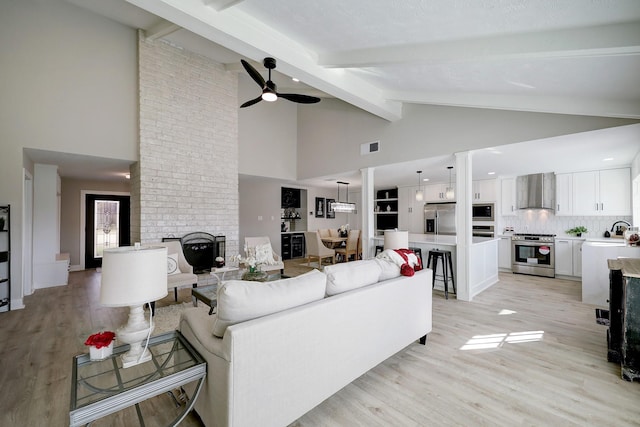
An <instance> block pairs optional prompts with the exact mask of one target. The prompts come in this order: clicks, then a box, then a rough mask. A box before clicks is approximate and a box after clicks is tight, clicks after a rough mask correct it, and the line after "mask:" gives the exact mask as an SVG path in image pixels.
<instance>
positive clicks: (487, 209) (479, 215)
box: [471, 203, 495, 221]
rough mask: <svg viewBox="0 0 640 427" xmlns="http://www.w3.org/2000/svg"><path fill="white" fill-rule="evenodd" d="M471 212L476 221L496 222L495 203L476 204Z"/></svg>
mask: <svg viewBox="0 0 640 427" xmlns="http://www.w3.org/2000/svg"><path fill="white" fill-rule="evenodd" d="M471 210H472V216H473V220H474V221H494V220H495V215H494V211H495V206H494V204H493V203H476V204H474V205H473V206H472V208H471Z"/></svg>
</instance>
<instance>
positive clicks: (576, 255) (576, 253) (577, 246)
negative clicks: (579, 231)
mask: <svg viewBox="0 0 640 427" xmlns="http://www.w3.org/2000/svg"><path fill="white" fill-rule="evenodd" d="M583 244H584V240H574V241H573V242H572V245H571V247H572V249H573V275H574V276H576V277H582V245H583Z"/></svg>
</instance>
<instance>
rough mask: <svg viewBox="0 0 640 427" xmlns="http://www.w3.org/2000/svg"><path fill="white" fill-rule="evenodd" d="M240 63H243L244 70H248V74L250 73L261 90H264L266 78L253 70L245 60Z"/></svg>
mask: <svg viewBox="0 0 640 427" xmlns="http://www.w3.org/2000/svg"><path fill="white" fill-rule="evenodd" d="M240 62H241V63H242V66H243V67H244V69H245V70H247V73H249V75H250V76H251V78H252V79H253V81H254V82H256V83H258V85H259V86H260V87H261V88H263V87H264V85H265V81H264V78H263V77H262V76H261V75H260V73H259V72H257V71H256V69H255V68H253V66H252V65H251V64H249V63H248V62H247V61H245V60H244V59H241V60H240Z"/></svg>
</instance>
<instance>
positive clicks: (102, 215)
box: [84, 194, 131, 268]
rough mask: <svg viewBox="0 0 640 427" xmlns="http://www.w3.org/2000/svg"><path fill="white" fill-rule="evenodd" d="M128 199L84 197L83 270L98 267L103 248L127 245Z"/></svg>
mask: <svg viewBox="0 0 640 427" xmlns="http://www.w3.org/2000/svg"><path fill="white" fill-rule="evenodd" d="M129 212H130V203H129V196H114V195H108V194H87V195H86V212H85V216H86V220H85V224H86V229H85V255H84V258H85V261H84V266H85V268H97V267H101V266H102V252H103V251H104V249H106V248H115V247H118V246H129V245H131V239H130V237H129V236H130V226H131V223H130V218H129Z"/></svg>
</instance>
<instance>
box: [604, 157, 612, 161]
mask: <svg viewBox="0 0 640 427" xmlns="http://www.w3.org/2000/svg"><path fill="white" fill-rule="evenodd" d="M611 160H613V157H607V158H606V159H602V161H603V162H610V161H611Z"/></svg>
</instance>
